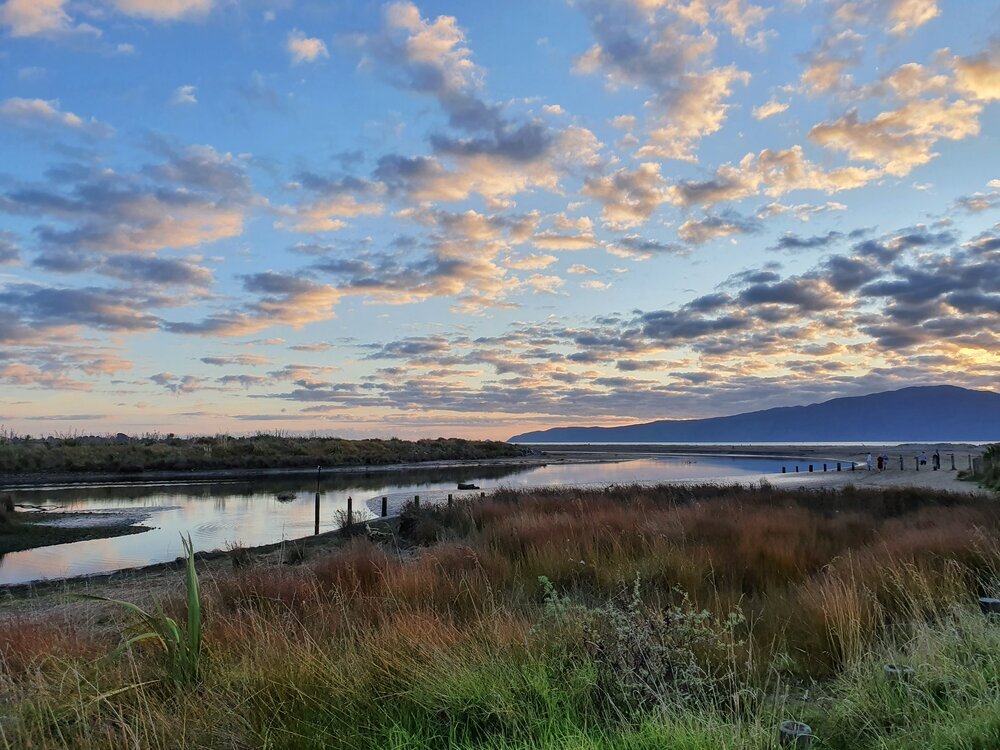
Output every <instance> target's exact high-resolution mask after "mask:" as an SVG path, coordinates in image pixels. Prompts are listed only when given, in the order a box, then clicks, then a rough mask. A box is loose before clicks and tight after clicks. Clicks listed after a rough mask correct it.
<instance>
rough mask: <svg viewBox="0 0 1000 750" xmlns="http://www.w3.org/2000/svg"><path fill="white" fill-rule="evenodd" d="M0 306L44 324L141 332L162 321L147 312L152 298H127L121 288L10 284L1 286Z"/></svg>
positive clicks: (36, 322) (38, 323)
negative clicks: (74, 287) (122, 293)
mask: <svg viewBox="0 0 1000 750" xmlns="http://www.w3.org/2000/svg"><path fill="white" fill-rule="evenodd" d="M161 303H162V301H161ZM153 304H155V302H154V303H153ZM0 306H6V307H9V308H12V309H14V310H16V311H17V312H18V314H19V316H20V317H21V318H22V319H23V320H25V321H28V322H30V323H32V324H33V325H36V326H40V327H48V326H81V325H82V326H89V327H91V328H97V329H100V330H106V331H115V332H138V331H149V330H153V329H155V328H156V327H157V324H158V319H157V318H156V316H154V315H151V314H150V313H147V312H144V310H146V309H148V308H149V307H151V306H153V305H151V304H150V303H149V302H148V301H145V302H144V301H141V300H136V299H128V298H124V297H123V296H122V295H121V294H119V293H118V292H117V290H113V289H103V288H98V287H82V288H79V289H67V288H60V287H45V286H40V285H37V284H28V283H21V284H8V285H7V286H6V287H3V288H2V289H0Z"/></svg>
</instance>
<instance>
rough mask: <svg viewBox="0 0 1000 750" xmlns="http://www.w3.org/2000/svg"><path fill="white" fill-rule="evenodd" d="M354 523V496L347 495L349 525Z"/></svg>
mask: <svg viewBox="0 0 1000 750" xmlns="http://www.w3.org/2000/svg"><path fill="white" fill-rule="evenodd" d="M352 523H354V498H352V497H351V496H350V495H348V496H347V525H348V526H350V525H351V524H352Z"/></svg>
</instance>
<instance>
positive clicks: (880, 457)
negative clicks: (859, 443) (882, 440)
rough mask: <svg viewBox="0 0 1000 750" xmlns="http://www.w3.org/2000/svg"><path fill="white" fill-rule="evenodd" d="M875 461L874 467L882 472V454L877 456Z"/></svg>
mask: <svg viewBox="0 0 1000 750" xmlns="http://www.w3.org/2000/svg"><path fill="white" fill-rule="evenodd" d="M875 461H876V466H877V467H878V470H879V471H882V466H883V463H882V454H879V457H878V458H877V459H875Z"/></svg>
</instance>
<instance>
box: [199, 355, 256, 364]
mask: <svg viewBox="0 0 1000 750" xmlns="http://www.w3.org/2000/svg"><path fill="white" fill-rule="evenodd" d="M200 361H201V362H204V363H205V364H206V365H213V366H214V367H225V366H230V365H237V366H240V367H259V366H261V365H269V364H271V360H270V359H269V358H268V357H261V356H259V355H257V354H237V355H234V356H231V357H202V358H201V360H200Z"/></svg>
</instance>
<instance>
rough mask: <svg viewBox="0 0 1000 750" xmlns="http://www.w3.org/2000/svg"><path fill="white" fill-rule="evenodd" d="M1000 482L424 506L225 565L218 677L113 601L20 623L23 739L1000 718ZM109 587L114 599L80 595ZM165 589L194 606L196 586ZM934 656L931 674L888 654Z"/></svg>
mask: <svg viewBox="0 0 1000 750" xmlns="http://www.w3.org/2000/svg"><path fill="white" fill-rule="evenodd" d="M998 531H1000V507H998V505H997V503H996V502H995V501H992V500H990V499H986V498H981V497H979V498H976V497H971V496H961V495H942V494H939V493H937V494H936V493H933V492H929V491H921V490H887V491H884V492H871V491H858V490H850V489H848V490H845V491H842V492H801V491H791V490H788V491H784V490H775V489H771V488H767V487H762V488H756V489H746V488H736V487H733V488H718V487H695V488H690V487H655V488H650V487H618V488H611V489H609V490H606V491H570V490H558V491H557V490H552V491H546V490H541V491H539V490H533V491H526V492H498V493H496V494H494V495H493V496H492V497H490V498H488V499H487V500H485V501H476V502H470V503H459V504H456V505H455V506H454V507H452V508H424V509H419V510H418V509H414V508H409V509H408V510H407V511H406V512H405V513H404V515H403V517H402V518H401V519H400V520H399V523H398V526H397V527H396V528H395V529H394V530H393V531H392V532H391V533H387V532H384V531H383V532H381V533H379V534H377V535H369V534H367V533H366V532H365V530H364V527H352V528H351V529H350V530H348V531H346V532H345V534H344V540H343V544H342V546H341V548H340V549H338V550H336V551H334V552H332V553H326V554H323V555H321V556H320V555H314V556H311V557H310V556H307V557H306V559H305V560H304V561H303V562H301V563H300V564H298V565H294V566H289V565H285V566H282V565H263V564H252V563H251V564H248V563H247V561H246V560H241V567H240V568H239V569H236V570H232V571H228V572H225V573H216V574H214V575H212V576H203V584H202V585H203V593H204V622H205V630H204V633H203V636H204V644H205V655H204V663H203V668H202V670H201V678H200V681H199V682H198V683H197V684H195V685H193V686H189V687H185V688H180V689H179V688H177V687H176V686H175V685H174V684H173V683H172V682H170V681H169V680H167V679H166V678H165V672H164V667H163V662H162V658H163V657H162V653H161V652H160V651H159V650H157V649H156V648H155V647H153V646H149V645H147V646H145V647H136V648H134V649H132V650H131V651H129V652H127V653H126V655H125V656H124V657H123V658H121V659H119V660H116V661H114V662H110V663H109V662H107V661H106V660H103V659H102V656H104V655H106V654H107V653H109V652H110V651H111V650H112V649H113V648H114V647H115V646H116V645H117V644H118V643H119V642H120V638H121V632H120V628H119V627H117V626H116V627H110V628H109V627H107V625H106V624H102V622H104V623H106V618H107V615H108V614H109V613H111V614H113V616H114V617H115V618H119V619H117V620H116V621H117V622H118V623H119V625H120V626H122V627H124V625H125V624H127V623H128V618H127V617H126V616H124V615H121V614H120V613H119V612H118V611H117V610H104V609H99V610H98V612H99V614H94V615H93V619H84V620H81V621H76V622H75V623H70V622H65V623H63V622H57V621H53V619H52V618H47V619H46V620H45V621H32V620H30V619H24V620H21V621H18V622H14V623H4V627H3V628H0V655H2V657H0V664H2V666H0V706H2V708H0V746H3V747H11V748H14V747H17V748H50V747H52V748H55V747H59V748H62V747H80V746H86V747H94V748H117V747H126V746H128V747H152V748H174V747H203V748H220V747H224V748H345V749H346V748H373V749H374V748H427V749H428V750H430V749H431V748H434V749H437V748H443V747H455V748H481V749H484V750H485V749H486V748H495V749H496V750H501V749H503V750H513V749H514V748H518V749H521V748H524V749H527V748H566V750H570V749H571V748H573V749H575V748H593V749H597V748H601V749H605V748H606V749H608V750H611V749H614V750H631V749H633V748H634V749H636V750H638V749H644V750H645V749H647V748H648V750H653V749H654V748H662V747H670V748H687V749H689V750H701V749H702V748H704V750H709V749H712V750H715V749H716V748H732V749H734V750H735V749H736V748H741V749H742V748H762V749H763V748H772V747H777V729H776V727H777V725H778V723H779V722H780V721H781V720H782V719H787V718H795V719H800V720H804V721H806V722H808V723H809V724H810V725H811V726H812V727H813V729H814V731H815V734H816V735H817V737H819V738H820V742H818V743H817V744H816V745H815V746H818V747H824V748H838V749H840V748H842V749H843V750H848V749H850V750H867V749H868V748H872V749H874V748H880V749H886V748H897V749H899V750H902V749H903V748H913V749H914V750H915V749H916V748H952V749H954V750H958V749H959V748H967V749H970V750H971V749H972V748H991V747H996V746H997V745H998V744H1000V624H998V623H996V622H995V621H994V622H992V623H991V622H989V621H988V620H987V619H986V618H985V617H984V616H983V615H982V614H981V613H980V612H979V610H978V609H977V607H976V605H975V597H976V596H980V595H983V594H987V593H992V594H994V595H995V594H996V588H995V587H996V586H997V584H998V579H997V575H998V571H1000V545H998V544H997V542H996V539H997V533H998ZM81 606H87V607H93V606H95V605H81ZM164 606H165V610H166V612H167V613H169V614H173V615H174V616H175V617H177V618H178V619H179V620H181V621H183V617H184V613H185V603H184V599H183V596H182V595H181V594H180V593H179V592H178V594H177V595H176V596H170V597H168V598H167V599H166V601H165V602H164ZM886 663H895V664H902V665H906V666H910V667H912V668H913V670H914V673H913V675H912V677H911V678H910V679H908V680H905V681H894V680H889V679H887V678H886V677H885V675H884V672H883V665H884V664H886Z"/></svg>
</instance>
